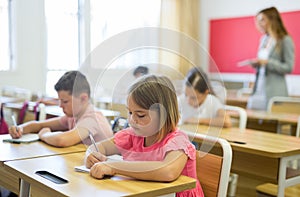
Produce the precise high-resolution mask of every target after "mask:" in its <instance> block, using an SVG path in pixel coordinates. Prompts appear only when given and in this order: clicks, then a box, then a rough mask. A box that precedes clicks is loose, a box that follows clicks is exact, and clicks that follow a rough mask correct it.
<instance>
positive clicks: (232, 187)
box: [227, 173, 239, 197]
mask: <svg viewBox="0 0 300 197" xmlns="http://www.w3.org/2000/svg"><path fill="white" fill-rule="evenodd" d="M238 178H239V175H238V174H235V173H230V180H229V185H228V191H227V196H230V197H234V196H236V188H237V182H238Z"/></svg>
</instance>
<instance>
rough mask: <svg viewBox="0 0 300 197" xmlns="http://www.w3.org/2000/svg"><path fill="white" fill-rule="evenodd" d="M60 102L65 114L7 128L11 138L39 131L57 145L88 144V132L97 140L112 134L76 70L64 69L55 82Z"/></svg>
mask: <svg viewBox="0 0 300 197" xmlns="http://www.w3.org/2000/svg"><path fill="white" fill-rule="evenodd" d="M55 90H56V91H57V94H58V99H59V103H60V104H59V105H60V107H61V108H62V109H63V112H64V113H65V115H64V116H61V117H55V118H50V119H46V120H42V121H30V122H27V123H24V124H21V125H18V126H16V125H14V126H11V127H10V128H9V133H10V135H11V136H12V138H20V137H21V136H22V135H23V134H26V133H38V135H39V138H40V140H42V141H44V142H46V143H47V144H50V145H53V146H56V147H68V146H72V145H75V144H78V143H81V142H83V143H84V144H91V142H90V138H89V135H90V133H91V134H92V135H93V136H94V138H95V140H96V141H100V140H103V139H106V138H110V137H112V136H113V132H112V129H111V126H110V124H109V122H108V120H107V119H106V117H104V116H103V115H102V113H101V112H99V111H95V109H94V107H93V105H92V104H91V102H90V85H89V83H88V81H87V79H86V77H85V76H84V75H83V74H82V73H81V72H79V71H69V72H66V73H65V74H64V75H63V76H62V77H61V78H60V79H59V80H58V82H57V83H56V84H55Z"/></svg>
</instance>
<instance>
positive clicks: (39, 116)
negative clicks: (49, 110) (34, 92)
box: [36, 103, 46, 120]
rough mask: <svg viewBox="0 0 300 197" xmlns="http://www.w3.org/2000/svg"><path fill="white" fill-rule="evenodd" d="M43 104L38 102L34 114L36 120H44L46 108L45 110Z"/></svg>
mask: <svg viewBox="0 0 300 197" xmlns="http://www.w3.org/2000/svg"><path fill="white" fill-rule="evenodd" d="M45 107H46V106H45V104H44V103H39V104H38V106H37V110H36V112H38V113H37V114H36V115H37V117H36V120H46V110H45Z"/></svg>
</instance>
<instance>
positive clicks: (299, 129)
mask: <svg viewBox="0 0 300 197" xmlns="http://www.w3.org/2000/svg"><path fill="white" fill-rule="evenodd" d="M296 137H300V116H299V118H298V122H297V129H296Z"/></svg>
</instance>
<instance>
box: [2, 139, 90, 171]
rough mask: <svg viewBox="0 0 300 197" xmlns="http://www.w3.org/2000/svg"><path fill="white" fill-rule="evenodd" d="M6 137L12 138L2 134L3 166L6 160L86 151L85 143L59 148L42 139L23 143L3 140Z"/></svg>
mask: <svg viewBox="0 0 300 197" xmlns="http://www.w3.org/2000/svg"><path fill="white" fill-rule="evenodd" d="M6 138H10V135H9V134H6V135H0V150H1V151H0V166H2V165H3V162H5V161H11V160H19V159H27V158H34V157H43V156H52V155H59V154H67V153H75V152H85V151H86V146H85V145H84V144H78V145H75V146H70V147H67V148H57V147H54V146H50V145H47V144H46V143H44V142H41V141H36V142H31V143H21V144H14V143H10V142H3V139H6Z"/></svg>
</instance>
